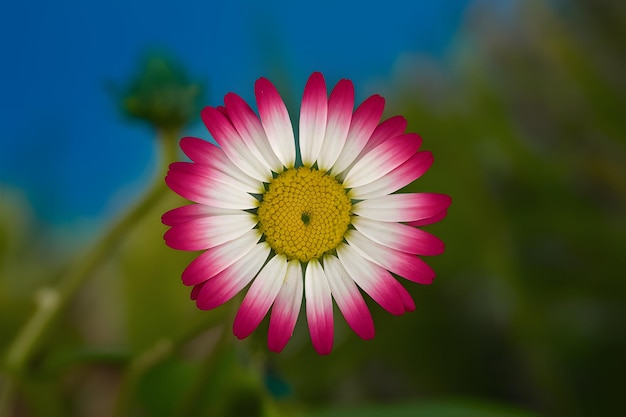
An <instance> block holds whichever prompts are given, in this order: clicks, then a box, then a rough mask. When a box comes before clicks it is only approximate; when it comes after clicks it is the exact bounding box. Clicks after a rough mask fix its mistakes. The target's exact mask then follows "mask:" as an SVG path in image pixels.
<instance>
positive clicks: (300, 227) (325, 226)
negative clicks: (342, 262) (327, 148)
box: [258, 167, 352, 262]
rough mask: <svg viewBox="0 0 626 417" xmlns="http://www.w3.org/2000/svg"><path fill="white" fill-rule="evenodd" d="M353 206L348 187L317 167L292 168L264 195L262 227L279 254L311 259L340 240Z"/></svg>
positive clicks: (260, 217)
mask: <svg viewBox="0 0 626 417" xmlns="http://www.w3.org/2000/svg"><path fill="white" fill-rule="evenodd" d="M351 207H352V204H351V203H350V199H349V198H348V196H347V195H346V190H345V189H344V188H343V187H342V186H341V184H339V183H338V182H337V180H335V179H334V178H333V177H330V176H328V175H326V174H324V173H322V172H321V171H318V170H317V169H312V168H307V167H300V168H291V169H288V170H287V171H285V172H283V173H282V174H280V175H279V176H277V177H276V178H274V179H273V180H272V181H271V182H270V184H269V188H268V190H267V191H266V192H265V194H263V201H261V204H260V205H259V210H258V216H259V228H260V230H261V232H262V233H263V234H264V235H265V239H266V241H267V243H269V244H270V246H271V247H272V248H273V249H274V250H275V251H276V253H280V254H284V255H286V256H287V257H288V258H289V259H299V260H300V261H302V262H308V261H310V260H311V259H314V258H319V257H320V256H322V255H323V254H324V253H326V252H328V251H330V250H333V249H335V248H336V247H337V245H339V243H341V241H342V239H343V236H344V234H345V233H346V230H348V225H349V224H350V209H351Z"/></svg>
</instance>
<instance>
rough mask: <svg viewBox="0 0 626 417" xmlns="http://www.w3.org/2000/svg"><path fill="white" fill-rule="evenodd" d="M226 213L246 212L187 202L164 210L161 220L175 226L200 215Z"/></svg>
mask: <svg viewBox="0 0 626 417" xmlns="http://www.w3.org/2000/svg"><path fill="white" fill-rule="evenodd" d="M228 214H247V212H245V211H242V210H237V209H223V208H218V207H212V206H206V205H204V204H189V205H186V206H181V207H176V208H175V209H172V210H169V211H167V212H165V213H164V214H163V216H161V222H162V223H163V224H164V225H166V226H175V225H177V224H180V223H185V222H188V221H190V220H194V219H199V218H202V217H211V216H224V215H228Z"/></svg>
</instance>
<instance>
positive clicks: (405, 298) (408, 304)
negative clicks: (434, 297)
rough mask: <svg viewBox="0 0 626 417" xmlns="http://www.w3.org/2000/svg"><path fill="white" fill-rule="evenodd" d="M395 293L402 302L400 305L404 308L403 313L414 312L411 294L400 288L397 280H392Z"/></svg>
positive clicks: (402, 287)
mask: <svg viewBox="0 0 626 417" xmlns="http://www.w3.org/2000/svg"><path fill="white" fill-rule="evenodd" d="M393 282H394V283H395V287H396V292H397V293H398V297H399V298H400V299H401V300H402V305H403V306H404V311H405V313H408V312H411V311H415V301H413V297H411V294H409V292H408V291H407V290H406V288H404V286H402V284H401V283H400V282H398V280H396V279H394V280H393Z"/></svg>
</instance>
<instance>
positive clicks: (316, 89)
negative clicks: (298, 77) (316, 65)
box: [299, 72, 328, 166]
mask: <svg viewBox="0 0 626 417" xmlns="http://www.w3.org/2000/svg"><path fill="white" fill-rule="evenodd" d="M327 116H328V96H327V93H326V82H325V81H324V76H323V75H322V74H321V73H319V72H314V73H313V74H311V76H310V77H309V80H308V81H307V83H306V86H305V87H304V94H303V96H302V105H301V107H300V127H299V132H300V135H299V138H300V153H301V155H302V164H303V165H305V166H312V165H313V164H314V163H315V161H316V160H317V157H318V155H319V153H320V148H321V147H322V143H323V141H324V135H325V133H326V117H327Z"/></svg>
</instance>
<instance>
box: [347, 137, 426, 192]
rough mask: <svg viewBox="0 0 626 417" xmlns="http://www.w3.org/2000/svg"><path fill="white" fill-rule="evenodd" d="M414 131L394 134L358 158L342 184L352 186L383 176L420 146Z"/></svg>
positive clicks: (368, 182) (413, 153)
mask: <svg viewBox="0 0 626 417" xmlns="http://www.w3.org/2000/svg"><path fill="white" fill-rule="evenodd" d="M418 137H419V136H417V135H416V134H415V133H407V134H404V135H401V136H396V137H395V138H391V139H389V140H386V141H385V142H383V143H381V144H380V145H378V146H377V147H375V148H374V149H372V150H371V151H370V152H369V153H367V154H365V155H364V156H363V157H362V158H360V159H358V160H357V161H356V162H355V164H354V165H353V166H352V168H350V171H348V173H347V174H346V176H345V178H344V181H343V185H344V187H346V188H354V187H359V186H362V185H366V184H370V183H371V182H373V181H375V180H377V179H379V178H381V177H383V176H385V175H386V174H388V173H389V172H391V171H393V170H394V169H396V168H398V167H399V166H400V165H402V164H403V163H404V162H406V161H407V160H408V159H409V158H411V157H412V156H413V155H415V153H416V152H417V150H418V149H419V146H420V141H419V140H418V139H417V138H418Z"/></svg>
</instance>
